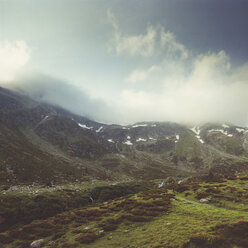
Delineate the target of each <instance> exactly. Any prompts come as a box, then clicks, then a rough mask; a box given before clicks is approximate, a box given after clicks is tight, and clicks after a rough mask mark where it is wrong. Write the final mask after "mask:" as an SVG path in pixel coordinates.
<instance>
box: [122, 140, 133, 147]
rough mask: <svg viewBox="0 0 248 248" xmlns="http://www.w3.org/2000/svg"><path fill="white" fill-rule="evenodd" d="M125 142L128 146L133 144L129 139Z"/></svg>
mask: <svg viewBox="0 0 248 248" xmlns="http://www.w3.org/2000/svg"><path fill="white" fill-rule="evenodd" d="M123 144H125V145H128V146H132V145H133V143H132V142H131V141H130V140H127V141H125V142H123Z"/></svg>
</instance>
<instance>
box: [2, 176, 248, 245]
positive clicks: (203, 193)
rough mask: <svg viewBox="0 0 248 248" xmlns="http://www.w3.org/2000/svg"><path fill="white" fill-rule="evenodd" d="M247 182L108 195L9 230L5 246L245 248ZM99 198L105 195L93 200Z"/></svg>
mask: <svg viewBox="0 0 248 248" xmlns="http://www.w3.org/2000/svg"><path fill="white" fill-rule="evenodd" d="M247 176H248V175H247V173H243V174H237V175H235V176H232V177H226V178H224V177H218V178H217V177H213V176H211V175H209V177H206V178H194V179H193V178H192V179H189V180H187V181H185V182H183V183H180V184H178V183H177V184H173V183H172V184H165V185H164V186H162V187H160V188H157V186H155V185H154V186H155V187H154V188H153V189H150V190H145V189H143V190H145V191H142V192H140V193H136V194H130V195H127V196H123V197H120V198H118V197H117V198H116V195H115V196H114V195H112V198H111V193H107V192H106V191H105V193H104V194H102V197H103V198H98V200H97V201H96V202H95V203H94V204H93V205H92V203H91V204H90V205H89V206H85V207H81V208H79V209H75V210H72V211H68V212H64V213H62V214H58V215H55V216H53V217H50V218H48V219H46V220H43V221H35V222H33V223H31V224H28V225H24V226H22V227H19V228H12V229H9V230H8V231H6V232H3V233H2V234H1V235H0V243H1V244H2V245H3V246H4V247H6V248H14V247H15V248H19V247H29V245H30V244H31V243H33V244H34V242H36V243H37V244H39V246H37V247H41V245H42V247H47V248H48V247H58V248H60V247H68V248H69V247H71V248H72V247H89V248H90V247H92V248H93V247H123V248H124V247H134V248H135V247H137V248H140V247H142V248H146V247H147V248H148V247H153V248H159V247H160V248H162V247H171V248H179V247H180V248H181V247H183V248H187V247H196V248H197V247H201V248H202V247H205V248H212V247H219V248H227V247H230V248H234V247H236V248H245V247H247V245H248V243H247V240H248V239H247V238H248V214H247V210H248V209H247V204H248V202H247V199H248V197H247V196H248V195H247V187H246V185H247V183H248V177H247ZM115 190H117V192H119V193H120V190H121V188H116V189H115ZM96 192H101V191H99V190H98V191H95V194H92V196H93V197H97V194H96ZM102 192H103V191H102ZM109 197H110V198H109ZM104 199H105V201H104ZM107 199H110V200H108V201H106V200H107ZM102 200H103V202H101V201H102Z"/></svg>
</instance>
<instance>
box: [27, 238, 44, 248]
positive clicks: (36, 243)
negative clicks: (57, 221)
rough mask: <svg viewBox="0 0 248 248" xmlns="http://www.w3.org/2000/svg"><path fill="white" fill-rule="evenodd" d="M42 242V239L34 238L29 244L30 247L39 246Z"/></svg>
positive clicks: (36, 247)
mask: <svg viewBox="0 0 248 248" xmlns="http://www.w3.org/2000/svg"><path fill="white" fill-rule="evenodd" d="M43 242H44V239H38V240H35V241H33V242H32V243H31V244H30V247H31V248H40V247H41V245H42V243H43Z"/></svg>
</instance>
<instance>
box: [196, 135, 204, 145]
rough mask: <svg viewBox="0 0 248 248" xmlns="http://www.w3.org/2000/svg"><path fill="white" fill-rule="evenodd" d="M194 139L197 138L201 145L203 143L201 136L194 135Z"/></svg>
mask: <svg viewBox="0 0 248 248" xmlns="http://www.w3.org/2000/svg"><path fill="white" fill-rule="evenodd" d="M196 138H197V139H198V140H199V141H200V142H201V143H202V144H204V141H203V140H202V139H201V136H199V135H196Z"/></svg>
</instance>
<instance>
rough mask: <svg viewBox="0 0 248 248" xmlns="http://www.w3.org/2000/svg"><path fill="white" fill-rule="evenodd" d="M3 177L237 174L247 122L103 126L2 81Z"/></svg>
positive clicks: (245, 163) (50, 179) (51, 179)
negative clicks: (241, 125)
mask: <svg viewBox="0 0 248 248" xmlns="http://www.w3.org/2000/svg"><path fill="white" fill-rule="evenodd" d="M0 147H1V150H0V158H1V161H0V173H1V174H0V176H1V184H2V185H5V184H18V183H24V184H30V183H45V184H48V185H49V184H54V183H64V182H71V181H77V180H84V178H85V177H91V178H98V179H108V180H117V181H129V180H147V179H156V178H165V177H168V176H179V177H187V176H190V175H194V174H202V173H208V172H209V171H212V172H214V173H222V174H223V173H234V172H236V171H242V170H245V169H247V167H248V129H247V128H244V127H239V126H234V125H230V124H228V125H227V124H219V123H208V124H204V125H199V126H195V127H192V126H188V125H182V124H177V123H171V122H165V123H162V122H141V123H136V124H133V125H127V126H121V125H114V124H113V125H106V124H103V123H98V122H96V121H93V120H90V119H88V118H86V117H83V116H79V115H75V114H73V113H71V112H69V111H67V110H65V109H63V108H61V107H59V106H52V105H49V104H46V103H42V102H38V101H35V100H33V99H31V98H30V97H28V96H26V95H23V94H20V93H18V92H14V91H10V90H7V89H4V88H0Z"/></svg>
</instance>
